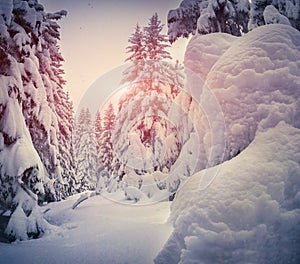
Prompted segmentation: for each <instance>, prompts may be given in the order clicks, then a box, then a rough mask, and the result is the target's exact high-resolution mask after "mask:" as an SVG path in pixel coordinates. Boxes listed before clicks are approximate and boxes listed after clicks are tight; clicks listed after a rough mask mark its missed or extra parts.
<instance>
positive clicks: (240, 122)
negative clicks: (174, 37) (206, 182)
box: [185, 24, 300, 160]
mask: <svg viewBox="0 0 300 264" xmlns="http://www.w3.org/2000/svg"><path fill="white" fill-rule="evenodd" d="M217 35H219V38H221V37H222V36H223V37H224V38H225V39H228V36H227V35H225V34H222V33H220V34H217ZM209 39H210V40H211V41H212V42H214V41H215V39H216V35H211V36H207V37H206V38H203V40H202V38H201V37H199V38H198V44H197V48H198V49H199V50H198V51H197V52H198V53H199V54H200V53H201V52H202V51H203V52H204V53H205V50H207V48H205V49H204V48H202V46H201V43H202V42H203V43H206V42H208V41H209ZM195 46H196V45H195V44H194V45H191V46H190V49H193V48H194V47H195ZM220 53H221V52H220ZM193 54H195V52H191V51H190V50H189V49H188V50H187V53H186V59H185V61H187V62H189V61H193V60H194V63H191V62H189V65H191V66H192V67H191V69H192V70H193V71H195V72H196V73H197V74H198V72H197V71H199V74H200V75H201V74H203V73H202V72H203V71H201V70H199V69H200V68H201V67H196V66H193V65H197V64H198V65H200V64H202V61H198V59H199V58H198V57H197V56H195V58H193ZM213 61H214V59H212V60H211V63H213ZM299 72H300V33H299V31H297V30H296V29H294V28H292V27H290V26H286V25H279V24H276V25H266V26H262V27H259V28H256V29H255V30H253V31H251V32H249V33H248V34H246V35H244V36H243V37H241V38H239V39H237V40H236V41H233V42H232V45H231V47H230V48H228V49H227V50H226V51H225V52H224V54H223V55H222V56H221V57H220V58H219V59H218V60H217V61H216V62H215V63H214V64H213V66H212V67H211V70H210V72H209V73H208V74H207V78H206V80H205V86H206V87H208V88H209V89H210V90H211V91H212V93H213V94H214V95H215V96H216V97H217V101H218V102H219V104H220V107H221V111H222V113H223V115H224V120H225V125H226V127H227V129H226V130H227V131H226V132H227V136H226V143H227V147H226V150H225V159H226V160H228V159H230V158H232V157H234V156H235V155H237V154H238V153H239V152H240V151H242V150H243V149H244V148H246V147H247V146H248V145H249V143H250V142H251V141H252V140H253V139H254V136H255V133H256V131H257V129H259V130H264V129H268V128H270V127H274V126H276V124H278V122H280V121H281V120H285V121H286V122H287V123H289V124H292V125H293V126H295V127H300V122H299V118H298V116H299V114H300V99H299V94H300V76H299ZM187 78H188V83H189V82H191V80H192V81H193V78H192V77H189V76H187ZM189 79H190V80H189ZM189 86H197V84H193V85H192V84H189ZM199 86H200V85H198V90H197V89H196V88H197V87H192V91H193V96H194V97H195V98H198V100H199V101H200V103H202V102H201V100H202V101H203V97H204V95H203V93H204V89H201V87H199ZM206 101H207V100H206ZM211 120H212V119H211ZM211 127H214V122H212V123H211Z"/></svg>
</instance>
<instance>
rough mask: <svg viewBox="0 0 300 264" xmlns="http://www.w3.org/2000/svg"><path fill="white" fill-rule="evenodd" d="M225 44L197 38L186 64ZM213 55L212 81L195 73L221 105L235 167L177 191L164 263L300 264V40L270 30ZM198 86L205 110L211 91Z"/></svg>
mask: <svg viewBox="0 0 300 264" xmlns="http://www.w3.org/2000/svg"><path fill="white" fill-rule="evenodd" d="M222 36H224V39H228V36H225V35H222V34H218V35H213V34H212V35H210V36H206V37H199V38H198V39H197V45H196V44H195V43H193V41H196V40H195V39H194V40H192V41H191V43H192V44H191V45H189V46H188V47H187V52H186V56H187V57H186V59H185V61H186V62H188V63H189V65H191V66H193V65H196V66H197V64H201V63H202V61H201V60H198V58H197V56H196V57H195V60H194V61H193V57H190V56H191V54H201V53H205V49H207V47H205V46H204V45H202V41H203V42H205V41H208V39H209V38H211V40H215V39H216V38H220V39H221V38H222ZM212 43H214V42H212ZM214 45H215V46H217V45H216V44H214ZM191 47H194V48H195V47H196V48H197V49H198V50H197V49H196V51H197V53H196V51H195V50H194V51H193V52H191V50H190V48H191ZM201 49H203V52H201ZM223 50H225V48H224V49H223ZM209 53H213V52H212V51H209ZM213 54H215V55H216V56H213V57H212V61H209V63H208V67H210V71H209V72H208V73H206V72H204V71H203V70H201V69H202V67H199V66H198V67H195V70H196V71H197V70H198V69H199V75H202V76H203V78H205V85H207V86H208V87H209V88H210V89H211V91H212V92H213V93H214V94H215V95H216V97H217V99H218V101H219V103H220V106H221V109H222V111H223V113H224V120H225V124H226V132H227V133H226V136H227V137H226V138H227V145H226V149H225V159H227V160H228V159H231V158H232V159H231V160H229V161H226V162H224V163H223V164H221V165H218V166H215V167H211V168H209V169H206V170H202V171H200V172H198V173H196V174H195V175H193V176H192V177H191V178H190V180H189V181H188V182H187V183H186V184H185V185H184V186H183V187H182V188H181V189H180V191H179V192H178V193H177V195H176V197H175V201H174V203H173V204H172V212H171V221H172V222H173V225H174V228H175V229H174V231H173V233H172V235H171V237H170V238H169V240H168V242H167V243H166V245H165V246H164V248H163V250H162V251H161V252H160V254H159V255H158V256H157V257H156V259H155V262H156V263H220V262H222V263H295V264H296V263H299V262H300V253H299V245H300V237H299V234H300V225H299V223H300V210H299V208H300V201H299V197H300V195H299V192H300V177H299V176H300V156H299V153H300V145H299V142H300V129H299V128H300V123H299V118H298V116H299V111H300V105H299V101H300V99H299V98H300V96H299V92H300V78H299V72H300V33H299V32H298V31H297V30H295V29H293V28H292V27H290V26H286V25H267V26H262V27H259V28H256V29H254V30H253V31H251V32H250V33H248V34H246V35H244V36H243V37H242V38H240V39H237V40H234V41H233V42H232V43H231V45H229V47H228V49H227V50H226V51H225V52H223V51H217V50H216V52H215V53H213ZM218 55H219V58H218V59H217V56H218ZM204 57H205V58H207V57H208V56H205V55H204ZM191 81H193V79H192V78H191V75H190V76H189V75H188V84H187V85H191V86H193V85H195V83H191ZM205 85H204V86H205ZM198 87H199V84H198ZM193 88H194V89H193V96H197V98H198V100H199V101H200V103H201V100H202V98H203V93H202V92H203V89H202V87H201V86H200V87H199V89H198V94H197V89H196V87H193ZM242 150H243V151H242ZM240 151H242V152H241V153H240V154H239V155H238V156H236V154H238V153H239V152H240ZM235 156H236V157H235ZM233 157H234V158H233Z"/></svg>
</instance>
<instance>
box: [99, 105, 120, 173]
mask: <svg viewBox="0 0 300 264" xmlns="http://www.w3.org/2000/svg"><path fill="white" fill-rule="evenodd" d="M115 117H116V116H115V113H114V108H113V105H112V103H109V104H108V106H107V108H106V109H105V110H104V113H103V120H102V122H103V125H102V133H101V136H100V138H99V150H98V151H99V157H100V159H101V162H102V164H103V166H104V169H105V170H106V171H107V172H108V173H111V172H112V171H113V169H114V168H113V167H112V162H113V159H114V151H113V147H112V141H111V134H112V130H113V126H114V122H115Z"/></svg>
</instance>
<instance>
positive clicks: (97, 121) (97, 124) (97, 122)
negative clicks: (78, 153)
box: [94, 111, 102, 151]
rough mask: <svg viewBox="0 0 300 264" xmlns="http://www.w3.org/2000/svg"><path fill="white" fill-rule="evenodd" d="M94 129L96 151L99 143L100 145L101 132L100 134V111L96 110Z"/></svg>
mask: <svg viewBox="0 0 300 264" xmlns="http://www.w3.org/2000/svg"><path fill="white" fill-rule="evenodd" d="M94 129H95V137H96V142H97V145H96V147H97V151H98V150H99V145H100V139H101V134H102V118H101V113H100V111H97V113H96V117H95V123H94Z"/></svg>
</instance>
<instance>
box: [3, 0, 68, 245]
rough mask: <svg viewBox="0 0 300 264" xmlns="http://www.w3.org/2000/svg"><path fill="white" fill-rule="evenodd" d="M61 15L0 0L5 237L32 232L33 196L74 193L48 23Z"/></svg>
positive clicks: (35, 231)
mask: <svg viewBox="0 0 300 264" xmlns="http://www.w3.org/2000/svg"><path fill="white" fill-rule="evenodd" d="M64 15H66V11H61V12H57V13H54V14H47V13H45V12H44V8H43V6H42V5H41V4H39V3H38V1H36V0H35V1H21V0H16V1H12V0H8V1H2V2H0V43H1V46H0V56H1V67H0V70H1V72H0V80H1V81H0V82H1V88H0V89H1V92H0V94H1V96H0V98H1V102H0V124H1V125H0V142H1V143H0V145H1V147H0V183H1V184H0V189H1V190H0V193H1V197H0V200H1V201H0V204H1V207H3V208H4V209H5V210H9V212H10V220H9V223H8V226H7V228H6V231H5V232H6V234H7V236H9V237H10V239H27V238H28V237H37V236H40V235H41V234H42V233H43V232H44V231H45V229H46V224H45V222H44V220H43V218H42V216H41V215H40V214H39V211H38V207H37V201H38V199H39V200H40V202H43V201H53V200H59V199H61V198H63V197H66V196H68V195H69V194H70V193H72V192H73V191H74V188H73V186H72V184H73V183H72V178H73V177H74V160H73V152H72V151H73V150H72V140H71V139H72V126H73V113H72V111H73V110H72V104H71V102H70V100H69V97H68V94H67V93H66V92H65V91H64V90H63V84H64V80H63V77H62V73H63V71H62V69H61V62H62V61H63V58H62V56H61V54H60V52H59V47H58V40H59V25H58V24H57V22H56V20H58V19H60V18H61V17H62V16H64ZM20 219H22V220H20ZM16 221H17V222H18V223H20V222H23V224H22V225H20V224H16V223H17V222H16Z"/></svg>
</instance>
